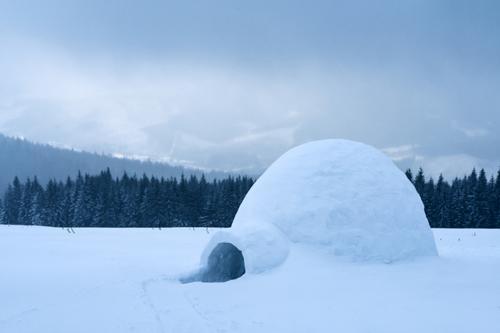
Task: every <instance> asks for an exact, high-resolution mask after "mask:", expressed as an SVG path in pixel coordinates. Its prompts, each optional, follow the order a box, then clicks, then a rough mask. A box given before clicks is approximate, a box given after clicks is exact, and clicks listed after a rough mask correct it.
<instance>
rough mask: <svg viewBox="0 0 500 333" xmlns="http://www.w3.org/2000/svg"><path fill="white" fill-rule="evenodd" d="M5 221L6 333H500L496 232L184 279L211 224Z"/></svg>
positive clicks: (455, 233)
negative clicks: (392, 252)
mask: <svg viewBox="0 0 500 333" xmlns="http://www.w3.org/2000/svg"><path fill="white" fill-rule="evenodd" d="M75 231H76V233H75V234H69V233H67V232H66V231H64V230H61V229H53V228H43V227H14V226H11V227H7V226H0V253H1V256H2V261H1V271H0V332H2V333H3V332H8V333H24V332H36V333H40V332H47V333H58V332H61V333H62V332H65V333H66V332H82V333H83V332H85V333H88V332H144V333H146V332H147V333H150V332H304V331H307V332H347V333H349V332H384V333H386V332H398V333H399V332H409V333H412V332H415V333H421V332H439V333H442V332H450V333H451V332H453V333H457V332H458V333H460V332H464V333H465V332H482V333H488V332H492V333H493V332H495V333H497V332H500V230H439V229H438V230H433V232H434V235H435V239H436V244H437V246H438V250H439V253H440V257H435V258H420V259H415V260H411V261H405V262H397V263H392V264H375V263H356V262H354V263H353V262H350V261H348V260H344V259H343V258H339V257H332V255H331V254H330V253H328V251H325V249H324V248H322V247H313V246H309V245H306V244H291V246H290V253H289V255H288V258H287V260H286V261H285V262H284V263H283V265H281V266H279V267H277V268H275V269H273V270H270V271H267V272H265V273H263V274H259V275H245V276H243V277H242V278H240V279H238V280H234V281H230V282H227V283H221V284H205V283H191V284H180V283H179V282H178V280H177V278H178V277H179V276H181V275H183V274H185V273H186V272H189V271H193V270H196V269H197V268H198V266H199V260H200V255H201V253H202V252H203V249H204V248H205V246H206V245H207V243H208V242H209V239H210V238H211V237H212V236H213V234H214V232H215V231H214V230H209V232H210V233H207V231H206V230H204V229H203V230H192V229H165V230H161V231H159V230H151V229H77V230H75Z"/></svg>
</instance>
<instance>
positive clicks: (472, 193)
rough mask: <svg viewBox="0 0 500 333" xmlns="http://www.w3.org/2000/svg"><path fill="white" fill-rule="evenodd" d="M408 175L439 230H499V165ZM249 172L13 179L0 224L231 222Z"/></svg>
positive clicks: (203, 224) (195, 224) (3, 202)
mask: <svg viewBox="0 0 500 333" xmlns="http://www.w3.org/2000/svg"><path fill="white" fill-rule="evenodd" d="M406 176H407V177H408V179H409V180H410V181H411V182H412V183H413V184H414V186H415V188H416V190H417V192H418V193H419V194H420V197H421V198H422V201H423V203H424V206H425V213H426V215H427V218H428V220H429V223H430V225H431V227H434V228H500V170H499V171H498V173H497V175H496V177H493V176H492V177H490V178H489V179H488V178H487V177H486V173H485V171H484V170H480V171H479V173H477V171H476V170H475V169H474V170H472V172H471V173H470V174H469V175H466V176H464V177H462V178H455V179H453V180H452V181H451V182H448V181H447V180H445V179H444V178H443V176H442V175H441V176H439V178H438V179H437V181H434V179H433V178H432V177H429V178H426V177H425V175H424V171H423V170H422V169H419V170H418V172H417V174H416V175H413V172H412V171H411V170H407V171H406ZM253 183H254V179H253V178H250V177H246V176H239V177H227V178H224V179H219V180H217V179H215V180H213V181H210V182H209V181H207V180H206V179H205V177H204V176H203V175H202V176H200V177H197V176H193V175H192V176H189V177H185V176H181V177H180V178H179V179H177V178H168V179H165V178H156V177H148V176H145V175H144V176H142V177H140V178H138V177H136V176H129V175H128V174H127V173H124V174H123V176H122V177H121V178H113V177H112V175H111V172H110V170H109V169H107V170H106V171H103V172H101V173H100V174H98V175H95V176H90V175H88V174H85V175H82V174H81V173H78V176H77V177H76V178H75V179H72V178H68V179H67V180H66V182H61V181H56V180H51V181H49V182H48V183H47V185H45V186H42V185H41V184H40V183H39V181H38V180H37V178H36V177H35V178H33V179H30V178H28V179H27V180H26V181H25V182H21V181H20V180H19V178H18V177H15V178H14V181H13V182H12V184H10V185H9V187H8V189H7V191H6V193H5V195H4V199H3V200H0V223H3V224H12V225H16V224H22V225H43V226H53V227H63V228H73V227H154V228H167V227H230V226H231V224H232V221H233V218H234V216H235V214H236V212H237V210H238V207H239V205H240V204H241V202H242V200H243V198H244V197H245V195H246V193H247V192H248V190H249V189H250V188H251V187H252V185H253Z"/></svg>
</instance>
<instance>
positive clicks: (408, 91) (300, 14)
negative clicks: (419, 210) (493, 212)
mask: <svg viewBox="0 0 500 333" xmlns="http://www.w3.org/2000/svg"><path fill="white" fill-rule="evenodd" d="M499 127H500V2H498V1H460V0H450V1H439V0H429V1H424V0H421V1H412V0H410V1H400V0H398V1H396V0H394V1H352V0H349V1H333V0H329V1H293V0H286V1H285V0H280V1H271V0H267V1H260V0H257V1H256V0H254V1H230V0H228V1H214V0H212V1H187V0H185V1H175V2H172V1H160V0H157V1H155V0H149V1H144V0H142V1H128V0H112V1H110V0H108V1H102V0H100V1H94V0H75V1H71V0H65V1H62V0H61V1H55V0H45V1H38V0H32V1H24V0H16V1H7V0H5V1H4V0H0V132H3V133H5V134H8V135H15V136H23V137H26V138H28V139H31V140H35V141H39V142H47V143H52V144H55V145H59V146H66V147H74V148H78V149H84V150H90V151H97V152H105V153H116V154H122V155H126V156H140V157H145V156H147V157H150V158H153V159H161V160H165V161H171V162H175V163H184V164H189V165H193V166H199V167H204V168H216V169H226V170H245V171H258V170H262V169H263V168H265V167H266V166H268V165H269V163H271V162H272V161H273V160H274V159H275V158H276V157H278V156H279V155H280V154H282V153H283V152H285V151H286V150H287V149H289V148H291V147H293V146H295V145H298V144H300V143H303V142H307V141H310V140H317V139H324V138H347V139H353V140H358V141H362V142H366V143H368V144H371V145H374V146H376V147H378V148H380V149H383V150H384V151H385V152H386V153H387V154H389V155H390V156H391V157H393V158H394V159H395V160H396V161H397V162H398V163H399V164H400V165H401V166H402V167H407V166H412V167H418V166H423V167H424V168H425V169H426V170H428V172H429V173H432V174H438V173H439V172H445V173H446V174H447V175H453V176H454V175H462V174H463V173H464V172H465V171H470V169H471V168H472V167H473V166H476V167H484V168H487V169H488V170H490V172H491V171H492V170H496V169H497V168H498V167H499V166H500V131H499Z"/></svg>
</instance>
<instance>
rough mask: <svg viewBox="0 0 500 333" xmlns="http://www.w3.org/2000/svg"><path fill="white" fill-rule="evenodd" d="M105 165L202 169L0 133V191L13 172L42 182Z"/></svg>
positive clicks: (173, 171) (159, 172) (164, 171)
mask: <svg viewBox="0 0 500 333" xmlns="http://www.w3.org/2000/svg"><path fill="white" fill-rule="evenodd" d="M106 168H110V170H111V172H112V174H113V175H114V176H121V174H123V172H124V171H126V172H127V173H129V174H138V175H142V174H143V173H145V174H147V175H154V176H163V177H179V176H180V175H181V174H185V175H191V174H194V175H201V174H202V172H203V171H201V170H197V169H192V168H186V167H183V166H173V165H169V164H166V163H157V162H149V161H139V160H132V159H127V158H116V157H112V156H109V155H100V154H95V153H88V152H80V151H75V150H70V149H61V148H56V147H53V146H50V145H46V144H38V143H33V142H30V141H27V140H24V139H17V138H11V137H7V136H4V135H2V134H0V193H3V191H4V190H5V189H6V187H7V185H8V184H9V183H11V182H12V180H13V179H14V177H15V176H18V177H19V178H20V179H25V178H27V177H33V176H35V175H36V176H37V177H38V179H39V180H40V181H41V182H42V183H44V182H46V181H47V180H48V179H51V178H55V179H65V178H66V177H67V176H75V175H76V174H77V172H78V171H79V170H80V171H81V172H82V173H89V174H96V173H99V172H100V171H102V170H105V169H106ZM205 174H206V175H207V177H208V178H214V177H224V176H227V174H226V173H223V172H205Z"/></svg>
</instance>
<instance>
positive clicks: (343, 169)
mask: <svg viewBox="0 0 500 333" xmlns="http://www.w3.org/2000/svg"><path fill="white" fill-rule="evenodd" d="M292 243H303V244H309V245H312V246H316V247H322V248H324V249H326V250H327V251H328V252H330V253H331V254H333V255H334V256H341V257H343V258H346V259H347V260H352V261H358V262H359V261H369V262H384V263H390V262H394V261H400V260H406V259H410V258H415V257H419V256H434V255H436V254H437V252H436V246H435V243H434V238H433V234H432V231H431V229H430V227H429V223H428V221H427V219H426V216H425V213H424V206H423V204H422V201H421V199H420V197H419V195H418V193H417V192H416V191H415V188H414V187H413V185H412V184H411V183H410V182H409V181H408V179H407V178H406V176H405V175H404V174H403V173H402V172H401V171H400V170H399V169H398V168H397V167H396V166H395V165H394V163H393V162H392V161H391V160H390V159H389V158H388V157H387V156H386V155H384V154H383V153H382V152H380V151H378V150H377V149H375V148H373V147H370V146H368V145H365V144H362V143H358V142H353V141H347V140H322V141H315V142H310V143H307V144H303V145H301V146H298V147H296V148H293V149H291V150H290V151H288V152H287V153H285V154H284V155H283V156H281V157H280V158H279V159H278V160H277V161H276V162H274V163H273V164H272V165H271V166H270V167H269V168H268V169H267V170H266V172H265V173H264V174H263V175H262V176H261V177H260V178H259V179H258V180H257V181H256V183H255V184H254V186H253V187H252V188H251V190H250V191H249V192H248V194H247V195H246V197H245V199H244V200H243V202H242V204H241V206H240V208H239V210H238V212H237V214H236V217H235V219H234V222H233V226H232V227H231V228H230V229H228V230H227V231H221V232H218V233H216V234H215V235H214V237H213V238H212V239H211V241H210V242H209V244H208V245H207V247H206V248H205V250H204V252H203V254H202V258H201V266H202V267H203V269H202V270H203V271H212V272H217V271H221V270H222V271H223V269H221V268H220V267H219V268H217V267H214V265H225V264H227V263H224V261H223V260H218V261H217V260H213V257H214V255H215V254H214V251H215V250H216V249H218V250H219V252H217V255H220V256H222V257H225V254H224V252H220V249H221V248H220V246H219V245H220V244H232V245H233V247H234V248H236V249H238V250H239V251H241V254H242V261H243V262H244V265H245V266H244V271H246V272H247V273H251V274H252V273H259V272H263V271H266V270H268V269H271V268H273V267H276V266H278V265H280V264H281V263H283V261H285V259H286V258H287V256H288V252H289V246H290V244H292ZM228 249H229V247H228ZM232 264H234V263H231V265H232ZM212 280H214V281H215V280H216V279H215V278H214V279H212Z"/></svg>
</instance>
